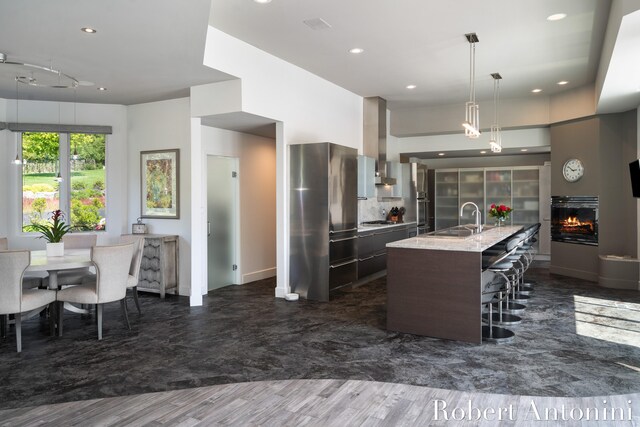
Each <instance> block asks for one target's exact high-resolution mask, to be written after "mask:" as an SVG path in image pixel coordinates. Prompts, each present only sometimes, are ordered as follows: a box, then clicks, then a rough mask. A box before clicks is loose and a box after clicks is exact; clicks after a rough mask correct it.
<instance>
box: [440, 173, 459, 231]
mask: <svg viewBox="0 0 640 427" xmlns="http://www.w3.org/2000/svg"><path fill="white" fill-rule="evenodd" d="M435 177H436V185H435V192H436V197H435V199H436V200H435V216H436V218H435V228H436V230H440V229H443V228H448V227H453V226H456V225H458V212H459V211H458V209H459V208H458V170H457V169H454V170H446V169H443V170H437V171H436V173H435Z"/></svg>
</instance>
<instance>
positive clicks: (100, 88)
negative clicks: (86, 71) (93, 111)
mask: <svg viewBox="0 0 640 427" xmlns="http://www.w3.org/2000/svg"><path fill="white" fill-rule="evenodd" d="M98 90H99V91H101V92H104V91H105V90H107V88H106V87H99V88H98Z"/></svg>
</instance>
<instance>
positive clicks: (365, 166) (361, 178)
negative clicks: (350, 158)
mask: <svg viewBox="0 0 640 427" xmlns="http://www.w3.org/2000/svg"><path fill="white" fill-rule="evenodd" d="M375 176H376V159H374V158H373V157H367V156H358V197H366V198H367V199H368V198H371V197H376V185H375Z"/></svg>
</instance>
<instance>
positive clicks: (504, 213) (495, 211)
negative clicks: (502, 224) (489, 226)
mask: <svg viewBox="0 0 640 427" xmlns="http://www.w3.org/2000/svg"><path fill="white" fill-rule="evenodd" d="M511 211H513V209H511V208H510V207H509V206H505V205H499V206H497V205H496V204H495V203H494V204H492V205H491V206H490V207H489V216H491V217H493V218H495V219H497V220H500V221H506V220H507V219H508V218H509V214H510V213H511Z"/></svg>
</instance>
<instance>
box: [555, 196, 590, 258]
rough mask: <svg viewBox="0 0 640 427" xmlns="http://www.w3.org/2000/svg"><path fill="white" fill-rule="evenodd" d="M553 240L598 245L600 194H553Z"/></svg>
mask: <svg viewBox="0 0 640 427" xmlns="http://www.w3.org/2000/svg"><path fill="white" fill-rule="evenodd" d="M551 240H552V241H553V242H564V243H574V244H579V245H592V246H597V245H598V196H552V197H551Z"/></svg>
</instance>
